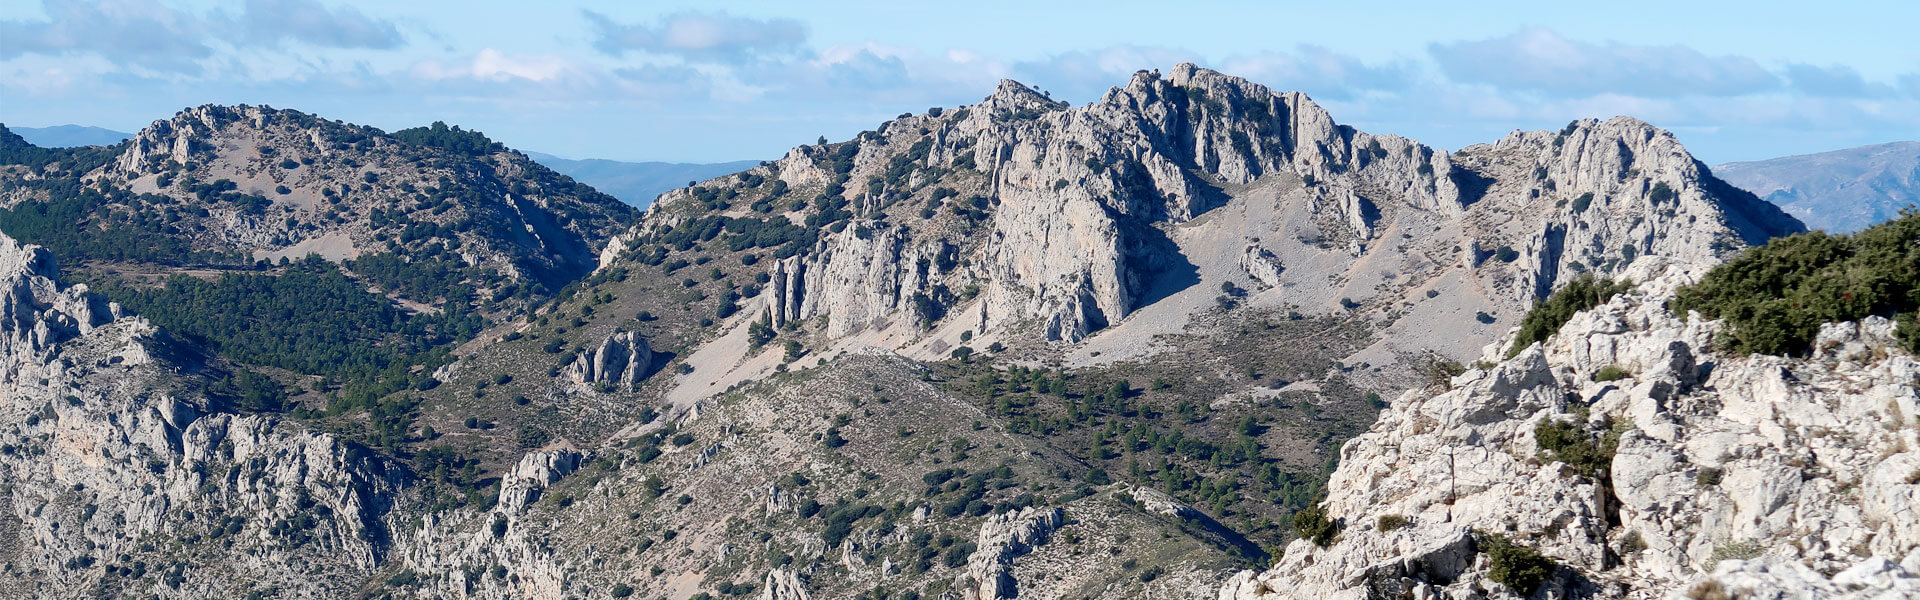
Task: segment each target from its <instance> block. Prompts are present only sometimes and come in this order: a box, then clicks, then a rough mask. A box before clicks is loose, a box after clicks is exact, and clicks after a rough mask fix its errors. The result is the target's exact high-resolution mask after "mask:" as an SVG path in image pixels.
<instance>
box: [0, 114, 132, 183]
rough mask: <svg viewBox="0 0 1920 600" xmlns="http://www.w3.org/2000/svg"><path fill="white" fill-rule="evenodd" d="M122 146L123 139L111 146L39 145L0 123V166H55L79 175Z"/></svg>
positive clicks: (39, 169) (108, 159)
mask: <svg viewBox="0 0 1920 600" xmlns="http://www.w3.org/2000/svg"><path fill="white" fill-rule="evenodd" d="M125 147H126V142H121V143H119V144H114V145H112V146H82V147H79V148H42V147H39V146H35V145H33V144H32V143H31V142H28V141H27V140H26V139H25V138H22V137H20V134H17V133H14V132H13V130H11V129H7V126H6V125H4V124H0V165H22V166H25V167H28V168H31V169H33V170H35V171H44V170H45V169H46V168H47V167H49V166H54V165H58V166H59V167H60V168H61V170H64V171H66V172H68V173H74V174H80V173H86V172H89V171H92V170H94V169H97V168H100V166H101V165H105V164H107V163H108V162H110V161H112V160H113V157H114V156H116V155H118V154H119V153H120V150H121V149H123V148H125Z"/></svg>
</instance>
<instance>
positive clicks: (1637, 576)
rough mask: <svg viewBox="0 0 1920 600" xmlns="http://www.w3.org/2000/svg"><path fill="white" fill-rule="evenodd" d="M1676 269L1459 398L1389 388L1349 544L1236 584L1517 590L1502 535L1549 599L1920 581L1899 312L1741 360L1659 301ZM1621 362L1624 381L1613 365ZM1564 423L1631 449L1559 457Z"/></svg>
mask: <svg viewBox="0 0 1920 600" xmlns="http://www.w3.org/2000/svg"><path fill="white" fill-rule="evenodd" d="M1659 273H1661V271H1660V270H1654V269H1650V268H1640V269H1636V272H1635V274H1637V275H1641V276H1642V279H1648V278H1649V277H1647V276H1648V275H1655V276H1654V277H1651V279H1652V282H1651V283H1648V284H1646V285H1644V286H1642V287H1641V288H1640V290H1639V291H1637V292H1634V293H1630V294H1623V295H1621V296H1619V297H1616V298H1615V299H1614V300H1613V301H1611V302H1609V303H1607V304H1604V305H1602V306H1600V307H1597V308H1595V309H1594V310H1591V311H1587V312H1583V313H1580V314H1579V315H1577V316H1575V317H1574V318H1573V319H1572V320H1571V321H1570V322H1568V323H1567V324H1566V325H1565V326H1564V327H1563V328H1561V330H1560V331H1559V333H1558V335H1556V336H1554V337H1552V338H1550V339H1549V340H1548V341H1547V342H1545V343H1544V344H1535V345H1534V346H1532V347H1530V348H1528V349H1526V350H1525V351H1523V352H1521V353H1520V354H1519V355H1517V356H1515V357H1514V358H1512V359H1509V360H1504V361H1498V360H1496V359H1498V358H1499V357H1500V356H1501V355H1502V354H1503V353H1504V350H1505V349H1506V347H1505V345H1501V344H1496V345H1493V346H1489V347H1488V349H1487V352H1486V359H1487V360H1488V361H1489V363H1488V364H1490V365H1491V366H1489V367H1487V368H1484V369H1474V370H1471V371H1469V372H1467V373H1466V374H1464V375H1461V376H1459V377H1456V378H1454V380H1453V382H1452V390H1451V391H1447V392H1445V393H1441V394H1438V395H1431V396H1430V395H1429V394H1428V393H1423V392H1420V391H1414V392H1408V393H1407V394H1406V395H1404V396H1402V397H1401V398H1399V399H1398V400H1396V401H1394V402H1393V404H1392V407H1391V408H1389V409H1388V410H1386V411H1385V412H1384V413H1382V415H1381V417H1380V420H1379V421H1378V422H1377V423H1376V424H1375V425H1374V426H1373V429H1372V431H1370V432H1369V433H1367V434H1364V435H1362V436H1360V437H1358V438H1356V439H1354V440H1352V441H1350V442H1348V443H1347V444H1346V446H1345V447H1344V448H1343V449H1342V452H1341V457H1340V466H1339V469H1338V470H1337V471H1336V472H1335V473H1334V475H1333V478H1332V481H1331V482H1330V484H1329V486H1328V489H1329V490H1331V492H1330V495H1329V497H1328V499H1327V500H1326V502H1325V503H1324V506H1325V508H1326V510H1327V513H1328V515H1329V517H1330V518H1332V519H1335V520H1336V522H1339V523H1342V524H1344V530H1343V531H1342V532H1341V533H1340V534H1339V536H1338V538H1337V539H1336V540H1335V541H1334V542H1333V543H1332V544H1331V545H1330V546H1329V547H1326V548H1320V547H1316V546H1315V545H1314V544H1313V543H1312V542H1309V541H1304V540H1302V541H1295V542H1294V543H1292V544H1291V545H1289V546H1288V547H1287V548H1286V551H1285V555H1284V558H1283V559H1282V560H1281V562H1280V563H1279V564H1277V565H1275V566H1274V567H1273V568H1272V569H1271V570H1269V571H1267V572H1265V573H1253V572H1247V573H1243V574H1241V575H1239V576H1238V577H1235V578H1234V579H1233V580H1232V581H1230V582H1228V583H1227V584H1226V585H1225V586H1223V588H1222V590H1221V592H1220V596H1219V597H1220V598H1222V600H1230V599H1240V600H1251V599H1256V598H1376V597H1416V598H1423V597H1451V598H1501V597H1513V596H1515V594H1514V592H1513V590H1511V589H1509V588H1507V587H1506V586H1504V585H1501V584H1498V583H1494V582H1493V581H1492V580H1491V578H1490V576H1489V569H1490V568H1491V564H1490V563H1491V561H1490V559H1489V557H1488V555H1486V554H1484V553H1483V552H1484V550H1485V548H1486V546H1487V540H1488V539H1489V537H1488V536H1490V535H1502V536H1506V537H1507V538H1509V539H1511V540H1513V541H1515V542H1517V543H1519V544H1522V545H1525V546H1529V547H1532V548H1535V549H1537V550H1538V551H1539V552H1541V553H1542V554H1544V555H1546V556H1548V557H1550V558H1552V559H1554V560H1555V561H1557V562H1558V563H1559V567H1558V568H1557V569H1556V570H1555V571H1554V572H1553V574H1552V575H1551V576H1550V577H1549V578H1548V579H1547V581H1546V583H1545V584H1544V586H1543V587H1542V589H1543V590H1545V591H1542V592H1540V594H1546V595H1550V596H1551V597H1568V596H1569V595H1585V596H1583V597H1605V598H1657V597H1672V598H1680V597H1691V598H1702V597H1738V598H1747V597H1754V598H1815V597H1819V598H1829V597H1846V598H1894V597H1914V595H1916V594H1920V451H1916V449H1920V404H1916V396H1915V392H1914V389H1913V386H1912V382H1913V381H1914V378H1915V377H1916V375H1920V363H1917V362H1916V361H1915V360H1914V358H1913V357H1912V356H1910V355H1908V354H1907V353H1906V352H1904V351H1902V350H1899V349H1898V348H1899V344H1898V343H1897V342H1896V341H1895V340H1894V338H1893V335H1892V333H1893V332H1892V329H1893V326H1892V324H1891V323H1890V322H1889V321H1887V320H1885V319H1881V318H1877V317H1876V318H1870V319H1868V320H1866V321H1863V322H1860V323H1842V324H1831V325H1827V326H1825V327H1824V328H1823V329H1822V331H1821V333H1820V337H1819V341H1818V342H1817V343H1816V344H1815V347H1816V348H1817V350H1816V351H1815V353H1814V355H1813V356H1811V357H1807V358H1804V359H1788V358H1780V357H1771V356H1762V355H1753V356H1731V355H1726V354H1722V353H1719V352H1716V351H1715V350H1714V346H1713V338H1714V335H1715V333H1716V332H1718V331H1719V330H1720V328H1721V325H1720V323H1719V322H1709V321H1703V320H1700V319H1698V318H1684V319H1683V318H1676V317H1674V316H1673V315H1671V314H1669V312H1668V311H1667V310H1666V309H1665V308H1664V299H1665V298H1666V297H1668V296H1669V295H1670V294H1671V291H1672V290H1673V289H1674V288H1675V287H1676V286H1677V285H1680V284H1681V283H1683V282H1685V281H1686V280H1687V279H1688V278H1687V276H1686V275H1685V274H1684V270H1683V269H1677V268H1676V269H1669V270H1666V271H1665V274H1664V275H1660V274H1659ZM1609 368H1611V369H1615V370H1618V371H1614V372H1611V373H1609V375H1611V376H1617V375H1618V374H1620V373H1624V374H1625V377H1623V378H1618V379H1614V378H1612V377H1611V376H1598V377H1596V375H1597V374H1600V373H1601V371H1602V370H1603V369H1609ZM1597 380H1599V381H1597ZM1549 420H1552V421H1558V422H1569V423H1573V424H1576V425H1577V426H1579V427H1580V428H1582V429H1586V430H1589V431H1591V432H1595V433H1592V434H1590V435H1595V436H1600V435H1603V434H1601V433H1598V432H1607V431H1611V432H1612V435H1616V436H1617V437H1618V449H1617V452H1616V453H1615V454H1613V455H1612V457H1611V460H1610V461H1609V462H1606V463H1604V464H1605V466H1606V468H1605V469H1601V470H1597V471H1592V470H1589V471H1584V472H1583V470H1581V469H1577V468H1575V467H1573V466H1569V465H1567V464H1564V463H1560V462H1557V461H1555V460H1553V459H1552V458H1549V457H1550V456H1553V455H1550V454H1548V453H1546V452H1545V451H1544V450H1543V449H1542V443H1541V440H1540V438H1539V437H1538V436H1537V432H1538V431H1539V430H1538V429H1536V427H1537V426H1538V425H1539V424H1540V423H1542V422H1543V421H1549ZM1596 439H1598V438H1597V437H1596ZM1596 472H1597V474H1596ZM1383 518H1385V519H1386V520H1384V521H1383V520H1382V519H1383ZM1729 594H1730V595H1729Z"/></svg>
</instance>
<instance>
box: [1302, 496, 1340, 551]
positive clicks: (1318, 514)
mask: <svg viewBox="0 0 1920 600" xmlns="http://www.w3.org/2000/svg"><path fill="white" fill-rule="evenodd" d="M1293 534H1294V535H1295V536H1297V537H1299V538H1301V539H1306V540H1312V541H1313V545H1315V546H1319V547H1321V548H1325V547H1327V546H1331V545H1333V539H1334V537H1335V536H1338V535H1340V524H1339V523H1337V522H1335V521H1333V520H1332V519H1328V518H1327V509H1324V508H1321V507H1320V505H1319V504H1314V505H1312V506H1308V507H1306V508H1303V509H1300V512H1296V513H1293Z"/></svg>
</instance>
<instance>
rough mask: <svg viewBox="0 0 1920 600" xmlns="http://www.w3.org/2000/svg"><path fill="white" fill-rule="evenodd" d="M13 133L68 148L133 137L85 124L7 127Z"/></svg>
mask: <svg viewBox="0 0 1920 600" xmlns="http://www.w3.org/2000/svg"><path fill="white" fill-rule="evenodd" d="M8 129H12V130H13V132H14V133H17V134H20V137H21V138H23V139H25V140H27V143H30V144H33V145H35V146H39V147H42V148H69V147H73V146H112V145H114V144H118V143H120V141H121V140H124V139H127V138H130V137H133V134H131V133H124V132H119V131H114V130H112V129H102V128H99V127H88V126H85V125H55V126H52V127H8Z"/></svg>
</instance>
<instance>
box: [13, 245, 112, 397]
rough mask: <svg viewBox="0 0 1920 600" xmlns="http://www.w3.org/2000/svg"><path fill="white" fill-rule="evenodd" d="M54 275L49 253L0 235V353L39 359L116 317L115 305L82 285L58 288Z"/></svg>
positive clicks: (29, 360)
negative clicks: (89, 291)
mask: <svg viewBox="0 0 1920 600" xmlns="http://www.w3.org/2000/svg"><path fill="white" fill-rule="evenodd" d="M57 275H58V271H57V269H55V268H54V264H53V255H52V254H51V253H49V252H47V251H46V250H45V249H43V248H40V247H39V246H30V245H29V246H23V245H21V244H19V243H18V242H15V241H14V240H13V238H10V237H6V236H5V235H0V357H7V358H9V359H11V360H13V361H18V362H41V361H44V359H45V358H46V355H47V354H48V353H49V352H51V351H52V350H53V347H54V345H55V344H58V343H60V342H63V341H66V340H68V339H72V338H74V337H77V336H80V335H84V334H86V333H88V332H91V331H93V329H94V328H96V327H99V326H100V325H102V324H105V323H108V322H111V321H113V320H114V319H117V318H119V317H120V307H119V306H118V305H114V304H111V303H109V302H107V301H106V300H105V299H103V298H100V297H99V296H96V295H93V294H89V293H87V288H86V286H84V285H80V286H74V287H73V288H69V289H62V288H61V287H60V286H59V285H58V284H56V283H55V282H54V279H55V277H56V276H57ZM6 379H11V378H10V377H5V378H0V381H4V380H6Z"/></svg>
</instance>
